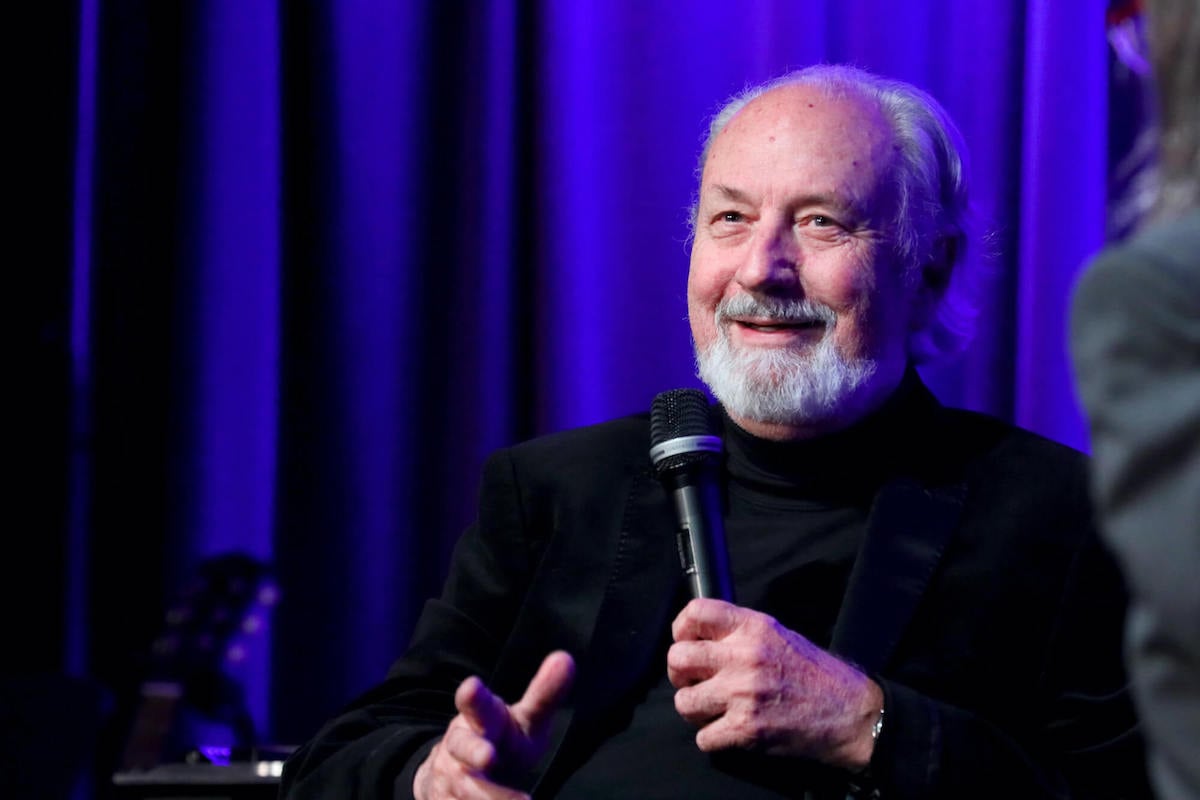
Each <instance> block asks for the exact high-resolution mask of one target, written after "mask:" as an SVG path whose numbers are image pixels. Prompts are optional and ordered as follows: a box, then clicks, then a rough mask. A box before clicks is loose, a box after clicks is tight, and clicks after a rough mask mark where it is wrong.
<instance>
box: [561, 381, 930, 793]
mask: <svg viewBox="0 0 1200 800" xmlns="http://www.w3.org/2000/svg"><path fill="white" fill-rule="evenodd" d="M932 406H933V400H932V398H931V396H930V395H929V393H928V391H927V390H926V389H925V388H924V387H923V386H922V385H921V384H920V381H919V379H918V378H917V377H916V374H915V372H912V371H910V372H909V374H908V375H906V377H905V379H904V381H903V382H902V383H901V385H900V387H899V388H898V389H897V391H896V392H895V393H894V394H893V396H892V397H891V398H890V399H889V400H888V402H887V403H886V404H885V405H884V406H883V408H881V409H880V410H879V411H877V412H876V413H874V414H872V415H871V416H870V417H868V418H867V419H865V420H863V421H862V422H860V423H858V424H857V425H854V426H852V427H850V428H848V429H846V430H844V431H840V432H838V433H834V434H831V435H828V436H823V437H820V438H817V439H811V440H804V441H789V442H774V441H767V440H764V439H760V438H757V437H755V436H753V435H751V434H749V433H748V432H746V431H745V430H743V429H741V428H740V427H738V426H737V425H736V424H735V423H734V422H733V421H732V420H731V419H730V418H729V417H728V415H726V414H724V412H723V411H722V420H723V424H724V431H723V439H724V442H725V448H726V473H727V484H726V487H727V493H726V501H727V508H726V522H725V529H726V536H727V538H728V541H729V556H730V563H731V566H732V568H733V573H734V583H735V593H736V595H737V597H736V601H737V603H738V604H739V605H742V606H747V607H750V608H754V609H757V610H759V611H763V612H765V613H768V614H770V615H772V616H774V617H775V618H776V619H778V620H779V621H780V622H781V623H782V624H784V625H785V626H787V627H788V628H791V629H792V630H794V631H797V632H798V633H800V634H802V635H804V636H805V637H807V638H808V639H809V640H811V641H812V642H813V643H814V644H817V645H819V646H821V647H828V645H829V641H830V638H831V634H832V630H833V624H834V621H835V620H836V618H837V615H838V612H839V610H840V609H841V606H842V598H843V596H844V595H845V591H846V583H847V579H848V577H849V574H850V568H851V567H852V566H853V564H854V559H855V557H856V555H857V553H858V550H859V547H860V545H861V544H862V540H863V537H864V535H865V531H866V519H867V514H868V512H869V510H870V504H871V500H872V498H873V497H874V495H875V493H876V490H877V489H878V488H879V486H880V485H881V484H882V482H883V481H885V480H887V479H888V478H889V477H891V476H893V475H895V474H897V473H899V472H902V471H904V470H905V469H906V466H907V465H908V464H909V463H911V462H912V461H913V460H914V459H913V457H914V455H915V452H914V449H913V448H912V447H911V446H910V445H909V444H908V443H909V442H911V441H913V439H914V435H915V434H916V431H917V429H918V428H921V427H922V425H921V424H920V423H921V422H922V419H923V417H924V413H925V412H926V411H927V410H928V409H929V408H931V407H932ZM670 643H671V640H670V631H669V630H667V631H664V638H663V642H662V646H661V649H660V652H659V654H658V655H657V656H656V658H655V660H654V662H653V668H652V669H653V672H652V674H648V675H647V676H646V679H645V681H644V682H643V684H642V689H641V691H639V692H638V693H636V695H635V696H633V697H630V698H629V700H630V705H629V706H626V707H624V708H618V709H613V711H612V713H611V714H610V716H609V718H608V720H607V721H606V722H605V723H601V728H603V730H599V729H598V730H596V731H593V732H592V733H593V735H594V737H595V738H593V739H592V741H594V742H596V741H598V746H597V747H596V748H595V749H594V750H593V751H591V752H589V753H586V754H585V753H580V754H578V755H579V757H580V758H581V759H582V760H583V763H582V765H581V766H580V767H579V769H578V770H576V771H575V772H574V773H573V774H571V775H570V776H567V777H566V779H565V781H564V783H563V784H562V786H561V787H560V791H559V792H558V793H557V796H558V797H561V798H575V799H577V800H578V799H579V798H608V797H638V798H677V797H689V798H698V799H699V800H705V799H706V798H713V799H715V798H728V797H738V798H747V799H751V798H779V797H799V796H803V795H804V792H805V791H806V790H813V789H817V788H819V787H820V786H821V785H822V784H824V786H825V788H828V787H829V785H830V783H829V782H831V781H832V782H833V784H834V785H836V784H837V783H838V782H839V781H840V780H841V776H840V775H839V774H836V773H835V772H834V771H832V770H829V769H827V768H824V767H820V766H818V765H814V764H811V763H808V762H803V761H799V760H794V759H783V758H777V757H769V756H762V755H758V754H754V753H744V752H725V753H718V754H714V755H709V754H705V753H702V752H701V751H700V750H699V749H697V748H696V746H695V733H696V731H695V728H694V727H692V726H691V725H690V724H688V723H686V722H684V721H683V719H682V718H680V717H679V715H678V714H677V713H676V711H675V708H674V694H675V690H674V687H672V686H671V684H670V682H669V681H668V680H667V676H666V649H667V647H669V645H670Z"/></svg>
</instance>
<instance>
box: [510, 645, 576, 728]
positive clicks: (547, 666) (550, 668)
mask: <svg viewBox="0 0 1200 800" xmlns="http://www.w3.org/2000/svg"><path fill="white" fill-rule="evenodd" d="M574 679H575V660H574V659H573V658H571V656H570V655H569V654H568V653H565V652H563V651H562V650H558V651H555V652H553V653H551V654H550V655H548V656H546V658H545V659H544V660H543V661H542V665H541V666H540V667H539V668H538V671H537V674H536V675H534V676H533V680H531V681H530V682H529V686H528V688H526V689H525V694H524V696H522V697H521V699H520V700H519V701H517V703H516V705H514V706H513V707H512V714H513V717H514V719H516V720H517V722H518V724H519V725H520V726H521V728H522V729H523V730H525V731H526V732H533V731H534V730H535V729H537V728H539V727H541V726H542V725H543V724H544V723H545V722H546V721H547V720H548V719H549V718H550V716H551V715H552V714H553V713H554V711H555V710H556V709H557V708H558V707H559V706H560V705H562V702H563V700H565V699H566V696H567V692H569V691H570V690H571V683H572V682H573V681H574Z"/></svg>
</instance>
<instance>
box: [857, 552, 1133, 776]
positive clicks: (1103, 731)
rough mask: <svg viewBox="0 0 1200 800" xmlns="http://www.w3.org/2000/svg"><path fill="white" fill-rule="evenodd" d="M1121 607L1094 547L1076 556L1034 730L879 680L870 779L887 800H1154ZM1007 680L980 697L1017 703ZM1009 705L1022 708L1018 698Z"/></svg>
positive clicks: (1115, 580) (1055, 612) (1112, 575)
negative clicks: (881, 718) (1127, 668)
mask: <svg viewBox="0 0 1200 800" xmlns="http://www.w3.org/2000/svg"><path fill="white" fill-rule="evenodd" d="M1123 610H1124V601H1123V592H1122V591H1121V585H1120V580H1119V575H1118V574H1117V573H1116V569H1115V566H1114V565H1113V564H1112V562H1111V560H1110V559H1109V558H1108V557H1107V554H1106V553H1104V552H1103V551H1102V549H1101V548H1100V546H1099V543H1098V541H1097V540H1096V539H1095V538H1094V537H1089V540H1088V541H1087V542H1086V543H1085V545H1084V547H1083V548H1082V549H1081V550H1080V551H1079V552H1078V554H1077V556H1076V558H1075V559H1074V562H1073V564H1072V567H1071V571H1070V574H1069V575H1068V577H1067V579H1066V581H1065V588H1064V591H1063V592H1062V598H1061V602H1060V604H1059V607H1058V608H1057V609H1048V610H1047V613H1048V614H1051V615H1052V616H1053V620H1054V621H1053V628H1052V630H1053V636H1052V639H1051V644H1050V647H1049V650H1048V652H1045V653H1042V652H1037V651H1036V650H1034V649H1031V651H1030V652H1028V653H1025V654H1024V655H1025V657H1028V658H1030V659H1045V661H1044V663H1045V665H1046V667H1045V669H1044V671H1043V676H1042V680H1041V683H1042V686H1041V687H1040V689H1039V690H1037V692H1036V693H1037V695H1038V698H1039V699H1038V700H1037V702H1035V703H1034V704H1033V705H1034V706H1036V707H1039V708H1044V709H1045V712H1044V714H1043V716H1042V718H1041V719H1038V720H1033V721H1031V722H1030V724H1029V725H1028V726H1026V727H1025V728H1023V729H1019V730H1018V729H1014V728H1013V727H1012V726H1010V725H1001V724H997V722H996V721H995V720H993V719H992V718H990V717H989V715H987V714H984V713H980V712H979V711H978V710H976V709H973V708H968V707H967V705H966V704H963V705H956V704H955V703H951V702H946V701H944V700H939V699H935V698H934V697H932V696H930V694H927V693H922V692H920V691H917V690H915V689H913V688H911V687H910V686H907V685H905V684H904V683H901V682H899V681H895V680H890V679H887V678H883V679H881V680H880V683H881V685H882V687H883V690H884V703H885V708H886V709H887V712H886V717H885V724H884V726H883V729H882V731H881V733H880V737H879V741H878V742H877V743H876V752H875V754H874V755H873V757H872V761H871V770H872V772H874V773H875V776H874V784H875V786H877V787H879V788H880V789H881V794H880V795H879V796H881V797H885V798H905V799H908V798H912V799H913V800H916V799H917V798H922V799H923V800H924V799H927V798H961V797H1014V798H1015V797H1020V798H1022V800H1035V799H1037V798H1064V799H1065V798H1129V799H1130V800H1143V799H1146V798H1149V797H1150V791H1149V788H1148V786H1147V783H1146V776H1145V769H1144V763H1143V750H1142V742H1141V737H1140V735H1139V732H1138V725H1137V720H1136V717H1135V714H1134V711H1133V707H1132V702H1131V699H1130V696H1129V692H1128V689H1127V681H1126V677H1125V673H1124V668H1123V666H1122V662H1121V656H1120V632H1121V620H1122V617H1123ZM1002 684H1003V677H1002V676H1000V678H999V679H998V680H997V685H994V686H979V687H977V691H978V692H980V693H982V694H988V693H991V694H993V695H997V696H1001V697H1003V696H1005V695H1009V694H1011V693H1012V689H1011V688H1010V687H1006V686H1004V685H1002ZM1013 702H1014V703H1017V702H1021V701H1020V700H1018V699H1016V698H1014V700H1013Z"/></svg>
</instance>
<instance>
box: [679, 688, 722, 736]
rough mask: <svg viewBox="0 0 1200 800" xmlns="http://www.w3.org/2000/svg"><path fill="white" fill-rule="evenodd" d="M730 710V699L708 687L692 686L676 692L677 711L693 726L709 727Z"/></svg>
mask: <svg viewBox="0 0 1200 800" xmlns="http://www.w3.org/2000/svg"><path fill="white" fill-rule="evenodd" d="M728 709H729V699H728V697H727V696H726V695H723V694H721V693H719V692H715V691H712V690H711V687H709V686H707V685H704V686H691V687H687V688H684V689H680V690H679V691H677V692H675V710H676V711H677V712H678V713H679V716H681V717H683V718H684V719H685V720H687V721H688V722H690V723H691V724H693V725H697V726H704V725H707V724H708V723H710V722H712V721H713V720H715V719H717V718H718V717H720V716H722V715H723V714H725V712H726V711H728Z"/></svg>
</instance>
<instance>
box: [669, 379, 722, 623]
mask: <svg viewBox="0 0 1200 800" xmlns="http://www.w3.org/2000/svg"><path fill="white" fill-rule="evenodd" d="M721 450H722V444H721V439H720V437H718V436H714V435H713V432H712V425H711V424H710V420H709V407H708V398H707V397H706V396H705V394H704V392H702V391H700V390H699V389H672V390H671V391H668V392H662V393H660V394H659V395H658V396H657V397H655V398H654V403H653V405H652V406H651V409H650V460H651V461H652V462H653V463H654V470H655V472H656V473H657V474H658V479H659V480H660V481H661V482H662V484H663V487H664V488H665V489H666V490H667V491H668V492H669V493H670V494H671V495H672V497H673V499H674V503H675V515H676V519H677V521H678V528H677V529H676V545H677V546H678V548H679V560H680V562H681V563H682V565H683V572H684V574H685V575H687V578H688V584H689V587H690V589H691V593H692V597H713V598H716V599H718V600H728V601H729V602H733V577H732V575H731V574H730V571H729V551H728V548H727V547H726V545H725V523H724V517H723V515H722V512H721V491H720V489H721V481H720V475H719V472H720V467H721V462H720V454H721Z"/></svg>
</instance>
